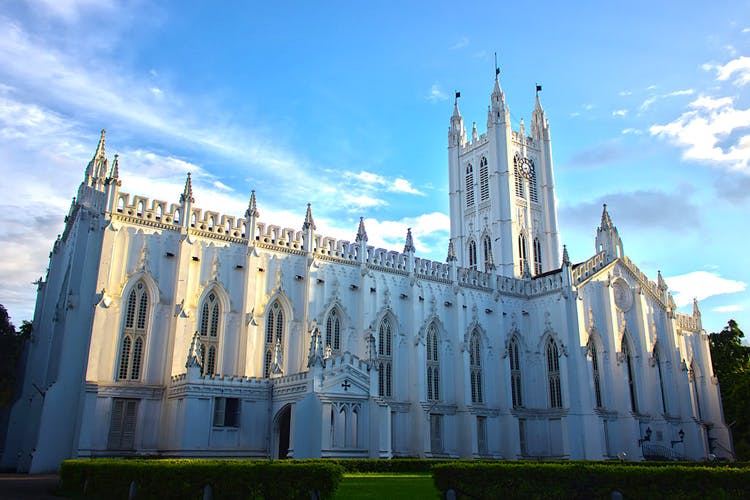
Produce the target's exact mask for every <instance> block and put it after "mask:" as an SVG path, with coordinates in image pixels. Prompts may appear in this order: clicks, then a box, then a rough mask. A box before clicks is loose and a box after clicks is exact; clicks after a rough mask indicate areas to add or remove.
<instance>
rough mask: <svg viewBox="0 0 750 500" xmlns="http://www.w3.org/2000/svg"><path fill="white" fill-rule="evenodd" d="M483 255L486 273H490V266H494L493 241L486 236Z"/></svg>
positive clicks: (483, 243) (483, 241) (483, 242)
mask: <svg viewBox="0 0 750 500" xmlns="http://www.w3.org/2000/svg"><path fill="white" fill-rule="evenodd" d="M482 253H483V254H484V255H483V257H484V267H485V271H487V272H489V271H490V270H491V269H490V265H491V264H492V262H493V260H492V241H491V240H490V236H489V235H487V234H485V235H484V237H483V238H482Z"/></svg>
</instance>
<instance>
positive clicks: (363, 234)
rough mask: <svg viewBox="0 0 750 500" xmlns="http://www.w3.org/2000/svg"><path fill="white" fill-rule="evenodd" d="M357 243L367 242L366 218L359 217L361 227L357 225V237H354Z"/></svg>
mask: <svg viewBox="0 0 750 500" xmlns="http://www.w3.org/2000/svg"><path fill="white" fill-rule="evenodd" d="M354 241H356V242H357V243H362V242H364V243H366V242H367V231H365V221H364V218H362V217H360V218H359V227H357V237H356V238H355V239H354Z"/></svg>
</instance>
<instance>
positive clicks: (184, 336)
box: [2, 79, 732, 472]
mask: <svg viewBox="0 0 750 500" xmlns="http://www.w3.org/2000/svg"><path fill="white" fill-rule="evenodd" d="M448 176H449V185H450V193H449V196H450V224H451V227H450V233H451V234H450V236H451V238H450V241H449V242H446V243H447V248H448V257H447V261H446V262H435V261H430V260H425V259H422V258H420V257H418V256H416V255H415V248H414V245H413V243H412V238H411V234H410V233H407V234H406V239H405V245H404V250H403V252H395V251H386V250H383V249H378V248H374V247H372V246H368V244H367V233H366V231H365V227H364V224H363V223H362V221H361V220H360V224H359V227H358V228H357V229H356V233H355V228H352V233H353V234H352V236H353V241H341V240H336V239H333V238H329V237H326V236H324V235H322V234H319V233H317V232H316V227H315V223H314V220H313V215H312V210H311V208H310V206H309V205H308V207H307V213H306V215H305V217H304V221H303V220H302V217H300V223H301V225H300V228H291V229H288V228H282V227H279V226H276V225H273V224H272V223H267V222H263V221H261V219H260V218H259V211H258V207H257V203H256V196H255V193H254V192H253V193H252V195H251V196H250V202H249V206H248V209H247V211H246V212H245V214H244V215H242V216H232V215H222V214H219V213H217V212H214V211H211V210H209V209H201V208H198V207H197V206H196V205H195V199H194V197H193V190H192V185H191V181H190V174H188V176H187V182H186V184H185V188H184V191H183V193H182V194H181V195H180V198H179V203H170V202H167V201H161V200H150V199H147V198H144V197H141V196H138V195H130V194H128V193H125V192H122V191H120V187H121V179H120V177H119V172H118V157H117V155H115V156H114V160H113V161H112V163H111V164H110V162H109V160H108V159H107V157H106V155H105V141H104V132H102V136H101V139H100V141H99V145H98V147H97V149H96V153H95V154H94V157H93V159H92V160H91V162H90V163H89V164H88V167H87V168H86V171H85V177H84V179H83V182H82V183H81V185H80V187H79V189H78V194H77V197H76V198H75V199H74V200H73V203H72V205H71V208H70V212H69V213H68V216H67V217H66V218H65V229H64V232H63V233H62V235H61V236H60V237H59V238H58V240H57V241H56V242H55V243H54V247H53V249H52V252H51V254H50V264H49V269H48V273H47V276H46V277H45V278H44V279H40V281H39V283H38V296H37V302H36V313H35V315H34V321H33V324H34V332H33V335H32V337H31V342H30V345H29V348H28V349H27V355H26V358H25V361H24V362H25V377H24V383H23V389H22V395H21V397H20V398H19V399H18V400H17V401H16V402H15V405H14V407H13V409H12V413H11V416H10V423H9V430H8V435H7V439H6V447H5V450H4V454H3V456H2V466H3V467H17V469H18V470H20V471H31V472H42V471H51V470H56V469H57V468H58V467H59V463H60V461H61V460H63V459H66V458H70V457H96V456H138V455H148V456H152V455H160V456H190V457H271V458H281V457H294V458H307V457H380V458H389V457H401V456H411V457H417V456H418V457H438V458H440V457H446V458H458V457H460V458H471V457H475V458H480V457H482V458H503V459H523V458H569V459H576V460H578V459H584V460H602V459H608V458H617V457H619V458H625V457H626V458H627V459H632V460H641V459H648V458H654V457H661V458H676V457H680V458H682V457H684V458H687V459H691V460H704V459H706V458H708V457H709V456H710V455H714V456H717V457H720V458H721V457H730V456H731V449H732V444H731V438H730V435H729V431H728V429H727V426H726V424H725V422H724V418H723V414H722V409H721V402H720V392H719V387H718V384H717V379H716V377H715V376H714V374H713V372H712V368H711V356H710V352H709V344H708V337H707V335H706V333H705V332H704V331H703V330H702V327H701V317H700V312H699V310H698V307H697V305H696V306H695V307H694V310H693V313H692V315H686V314H680V313H678V312H676V310H675V303H674V301H673V299H672V297H671V295H670V294H669V292H668V290H667V286H666V284H665V282H664V280H663V279H662V277H661V275H660V274H659V275H658V276H657V277H656V281H653V280H651V279H650V278H649V277H647V276H646V275H645V274H644V273H642V272H641V271H640V270H639V269H638V268H637V267H636V266H635V264H633V262H632V261H631V260H630V259H629V258H628V257H627V256H626V254H625V253H624V251H623V244H622V240H621V239H620V236H619V234H618V231H617V228H616V227H615V225H614V224H613V222H612V219H611V218H610V215H609V214H608V212H607V209H606V206H605V207H604V210H603V213H602V218H601V224H600V226H599V227H598V228H596V231H595V233H594V235H593V236H594V248H593V250H594V252H593V253H592V256H591V258H590V259H588V260H586V261H585V262H580V263H571V262H570V260H569V258H568V253H567V251H566V250H565V248H564V247H562V248H561V245H560V237H559V233H558V228H557V212H556V202H555V185H554V174H553V167H552V150H551V140H550V129H549V124H548V122H547V119H546V117H545V112H544V110H543V109H542V106H541V104H540V102H539V99H538V97H537V100H536V105H535V108H534V110H533V113H532V119H531V127H530V133H529V134H528V135H527V130H525V128H524V125H523V122H521V125H520V129H519V130H512V128H511V123H510V112H509V108H508V106H507V104H506V102H505V95H504V93H503V91H502V89H501V88H500V84H499V81H498V80H497V79H496V80H495V83H494V89H493V91H492V94H491V97H490V106H489V109H488V115H487V132H486V133H485V134H482V135H478V133H477V130H476V125H474V127H473V130H472V132H471V136H467V134H466V131H465V127H464V119H463V117H462V116H461V114H460V112H459V109H458V105H457V104H456V105H455V107H454V110H453V116H451V118H450V128H449V130H448ZM175 194H176V193H175ZM261 208H262V207H261ZM561 253H562V255H560V254H561Z"/></svg>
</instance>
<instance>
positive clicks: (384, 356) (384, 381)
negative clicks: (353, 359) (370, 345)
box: [378, 318, 393, 398]
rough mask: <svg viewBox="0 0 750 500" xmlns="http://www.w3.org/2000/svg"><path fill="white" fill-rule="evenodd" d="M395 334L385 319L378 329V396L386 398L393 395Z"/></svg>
mask: <svg viewBox="0 0 750 500" xmlns="http://www.w3.org/2000/svg"><path fill="white" fill-rule="evenodd" d="M392 342H393V332H392V328H391V322H390V321H389V319H388V318H384V319H383V321H382V322H381V323H380V327H379V328H378V358H379V363H378V367H379V369H380V373H379V374H378V394H379V395H380V396H382V397H385V398H390V397H392V395H393V390H392V389H393V352H392V345H391V344H392Z"/></svg>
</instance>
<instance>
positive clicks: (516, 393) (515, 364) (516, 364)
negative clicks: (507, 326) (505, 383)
mask: <svg viewBox="0 0 750 500" xmlns="http://www.w3.org/2000/svg"><path fill="white" fill-rule="evenodd" d="M508 362H509V364H510V393H511V402H512V404H513V408H520V407H522V406H523V395H522V392H521V349H520V348H519V345H518V340H517V339H516V338H515V337H513V338H512V339H511V341H510V346H509V349H508Z"/></svg>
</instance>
